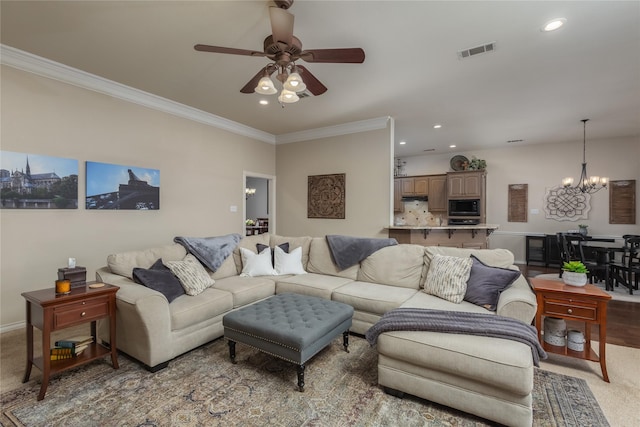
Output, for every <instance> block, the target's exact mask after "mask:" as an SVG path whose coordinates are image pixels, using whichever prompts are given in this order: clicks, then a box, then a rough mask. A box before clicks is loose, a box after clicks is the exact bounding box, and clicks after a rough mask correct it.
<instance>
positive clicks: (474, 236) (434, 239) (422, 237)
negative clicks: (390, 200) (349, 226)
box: [386, 224, 499, 249]
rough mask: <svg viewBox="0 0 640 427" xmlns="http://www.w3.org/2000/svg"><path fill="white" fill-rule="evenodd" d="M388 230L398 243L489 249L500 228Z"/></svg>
mask: <svg viewBox="0 0 640 427" xmlns="http://www.w3.org/2000/svg"><path fill="white" fill-rule="evenodd" d="M386 228H387V230H389V237H391V238H394V239H396V240H397V241H398V243H412V244H418V245H423V246H452V247H456V248H470V249H486V248H488V247H489V242H488V237H489V235H490V234H491V233H493V231H495V230H496V229H498V228H499V226H498V225H497V224H478V225H441V226H428V225H393V226H389V227H386ZM482 231H484V233H483V232H482Z"/></svg>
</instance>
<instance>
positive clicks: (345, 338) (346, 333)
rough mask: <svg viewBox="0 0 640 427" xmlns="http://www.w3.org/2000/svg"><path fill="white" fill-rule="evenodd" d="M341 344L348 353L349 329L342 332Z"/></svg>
mask: <svg viewBox="0 0 640 427" xmlns="http://www.w3.org/2000/svg"><path fill="white" fill-rule="evenodd" d="M342 345H344V351H346V352H347V353H349V330H348V329H347V330H346V331H344V332H343V333H342Z"/></svg>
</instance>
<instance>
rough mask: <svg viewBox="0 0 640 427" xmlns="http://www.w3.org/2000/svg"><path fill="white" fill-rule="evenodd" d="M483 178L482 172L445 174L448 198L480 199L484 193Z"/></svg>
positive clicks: (483, 173)
mask: <svg viewBox="0 0 640 427" xmlns="http://www.w3.org/2000/svg"><path fill="white" fill-rule="evenodd" d="M485 177H486V175H485V172H484V171H483V170H482V171H461V172H449V173H448V174H447V189H448V193H449V198H450V199H456V198H481V197H482V194H483V192H484V185H485Z"/></svg>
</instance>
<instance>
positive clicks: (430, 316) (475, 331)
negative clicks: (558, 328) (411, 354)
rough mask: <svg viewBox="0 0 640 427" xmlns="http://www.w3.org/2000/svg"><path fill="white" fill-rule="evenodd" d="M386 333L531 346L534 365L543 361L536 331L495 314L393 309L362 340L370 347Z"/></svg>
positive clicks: (515, 320) (543, 353)
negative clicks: (438, 335) (423, 333)
mask: <svg viewBox="0 0 640 427" xmlns="http://www.w3.org/2000/svg"><path fill="white" fill-rule="evenodd" d="M390 331H431V332H445V333H450V334H467V335H480V336H485V337H493V338H503V339H508V340H514V341H518V342H521V343H523V344H527V345H528V346H529V347H531V355H532V356H533V363H534V364H535V366H540V359H546V358H547V353H545V351H544V349H543V348H542V346H541V345H540V342H539V341H538V333H537V331H536V328H534V327H533V326H531V325H527V324H526V323H524V322H521V321H519V320H517V319H512V318H509V317H504V316H498V315H495V314H484V313H468V312H464V311H445V310H427V309H421V308H396V309H395V310H391V311H389V312H387V313H386V314H385V315H384V316H382V318H381V319H380V320H379V321H378V322H377V323H376V324H375V325H373V326H372V327H371V328H369V330H368V331H367V333H366V335H365V337H366V338H367V341H368V342H369V344H370V345H371V346H374V345H375V344H376V341H377V340H378V335H380V334H382V333H383V332H390Z"/></svg>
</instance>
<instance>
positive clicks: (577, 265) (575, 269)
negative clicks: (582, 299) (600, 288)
mask: <svg viewBox="0 0 640 427" xmlns="http://www.w3.org/2000/svg"><path fill="white" fill-rule="evenodd" d="M562 270H563V273H562V281H563V282H564V283H565V284H566V285H571V286H584V285H586V284H587V273H588V272H589V270H587V267H585V265H584V264H583V263H581V262H580V261H569V262H565V263H564V264H562Z"/></svg>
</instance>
